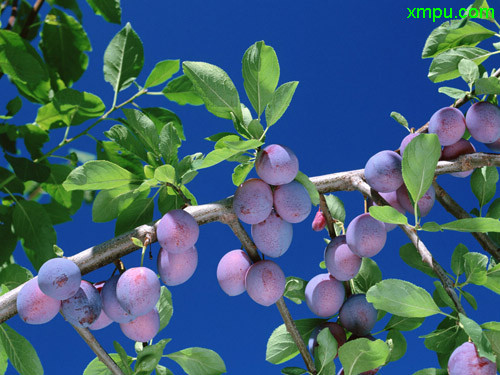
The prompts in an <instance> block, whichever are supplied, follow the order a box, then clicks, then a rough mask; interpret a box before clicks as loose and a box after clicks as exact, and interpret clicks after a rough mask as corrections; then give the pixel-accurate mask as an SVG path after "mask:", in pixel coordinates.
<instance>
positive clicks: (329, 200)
mask: <svg viewBox="0 0 500 375" xmlns="http://www.w3.org/2000/svg"><path fill="white" fill-rule="evenodd" d="M325 201H326V205H327V207H328V211H330V214H331V215H332V217H333V218H334V219H337V220H339V221H341V222H344V221H345V208H344V203H343V202H342V200H341V199H340V198H339V197H337V196H335V195H333V194H327V195H325Z"/></svg>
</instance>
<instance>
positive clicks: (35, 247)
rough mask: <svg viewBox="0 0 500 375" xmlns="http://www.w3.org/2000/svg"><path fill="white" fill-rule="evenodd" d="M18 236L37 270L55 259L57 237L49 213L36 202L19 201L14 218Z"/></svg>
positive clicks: (13, 222) (13, 221)
mask: <svg viewBox="0 0 500 375" xmlns="http://www.w3.org/2000/svg"><path fill="white" fill-rule="evenodd" d="M12 224H13V226H14V230H15V233H16V235H17V236H19V237H21V238H22V245H23V249H24V252H25V253H26V255H27V257H28V259H29V260H30V262H31V264H32V265H33V267H35V269H37V270H38V269H39V268H40V267H41V266H42V264H44V263H45V262H46V261H47V260H49V259H51V258H54V257H55V254H54V245H55V244H56V242H57V236H56V232H55V230H54V228H53V227H52V223H51V221H50V218H49V216H48V215H47V212H46V211H45V210H44V209H43V207H42V206H41V205H40V204H39V203H37V202H34V201H19V202H18V203H17V204H16V206H15V208H14V214H13V217H12Z"/></svg>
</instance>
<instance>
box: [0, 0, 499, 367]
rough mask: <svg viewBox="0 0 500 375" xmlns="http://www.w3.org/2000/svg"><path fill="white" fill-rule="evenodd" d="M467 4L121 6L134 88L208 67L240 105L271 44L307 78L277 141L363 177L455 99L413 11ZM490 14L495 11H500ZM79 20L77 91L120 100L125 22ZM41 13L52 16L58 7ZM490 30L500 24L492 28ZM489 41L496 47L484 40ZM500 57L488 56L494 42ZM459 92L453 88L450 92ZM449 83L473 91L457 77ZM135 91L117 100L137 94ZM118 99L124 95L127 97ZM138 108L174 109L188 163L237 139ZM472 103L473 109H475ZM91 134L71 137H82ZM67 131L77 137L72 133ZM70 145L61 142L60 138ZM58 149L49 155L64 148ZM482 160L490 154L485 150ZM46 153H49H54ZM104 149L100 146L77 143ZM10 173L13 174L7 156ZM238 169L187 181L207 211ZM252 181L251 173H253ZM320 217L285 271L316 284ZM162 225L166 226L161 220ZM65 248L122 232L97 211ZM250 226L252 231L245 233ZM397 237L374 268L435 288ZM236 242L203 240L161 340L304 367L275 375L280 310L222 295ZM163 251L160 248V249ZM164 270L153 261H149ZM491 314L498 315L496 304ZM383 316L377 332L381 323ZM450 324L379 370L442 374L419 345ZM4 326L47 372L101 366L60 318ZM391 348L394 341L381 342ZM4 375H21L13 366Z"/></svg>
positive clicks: (452, 238) (189, 1) (147, 101)
mask: <svg viewBox="0 0 500 375" xmlns="http://www.w3.org/2000/svg"><path fill="white" fill-rule="evenodd" d="M467 5H469V3H468V1H427V0H419V1H406V0H405V1H385V2H375V1H359V2H345V1H344V2H333V1H329V2H327V1H310V2H298V1H281V0H279V1H278V0H276V1H255V0H252V1H227V0H217V1H211V2H209V1H194V0H184V1H123V4H122V6H123V14H122V26H123V25H124V24H125V23H126V22H130V23H131V24H132V27H133V28H134V29H135V30H136V32H137V33H138V34H139V36H140V37H141V39H142V41H143V43H144V52H145V65H144V69H143V73H142V74H141V75H140V76H139V78H138V82H139V83H142V84H143V83H144V82H145V79H146V77H147V76H148V74H149V72H150V71H151V69H152V68H153V67H154V65H155V64H156V63H157V62H158V61H160V60H164V59H181V60H182V61H184V60H194V61H206V62H210V63H212V64H215V65H218V66H220V67H221V68H222V69H224V70H225V71H226V72H227V73H228V74H229V75H230V77H231V78H232V80H233V82H234V83H235V85H236V87H237V88H238V90H239V92H240V97H241V99H242V101H243V102H244V103H246V104H249V102H248V100H247V98H246V96H245V94H244V89H243V79H242V76H241V59H242V56H243V53H244V52H245V50H246V49H247V48H248V47H249V46H250V45H251V44H253V43H254V42H255V41H259V40H264V41H265V42H266V44H268V45H271V46H273V47H274V48H275V50H276V52H277V55H278V58H279V61H280V66H281V77H280V83H284V82H287V81H294V80H297V81H300V84H299V86H298V89H297V91H296V94H295V97H294V98H293V100H292V103H291V105H290V108H289V109H288V111H287V112H286V113H285V115H284V116H283V117H282V119H281V120H280V121H279V122H278V123H277V124H276V125H275V126H274V127H273V128H272V129H271V130H270V131H269V135H268V137H267V142H268V143H281V144H285V145H287V146H289V147H290V148H291V149H293V150H294V151H295V153H296V154H297V156H298V158H299V161H300V169H301V170H302V171H303V172H304V173H306V174H307V175H309V176H317V175H322V174H328V173H332V172H338V171H345V170H351V169H358V168H363V167H364V165H365V163H366V161H367V160H368V158H369V157H370V156H371V155H373V154H375V153H376V152H378V151H380V150H384V149H396V148H398V147H399V143H400V141H401V139H402V138H403V137H404V136H405V135H406V134H407V132H406V130H405V129H404V128H403V127H401V126H400V125H398V124H397V123H396V122H395V121H394V120H392V119H391V118H390V117H389V114H390V112H391V111H398V112H401V113H402V114H404V115H405V116H406V118H407V119H408V121H409V122H410V125H411V126H413V127H416V128H418V127H420V126H421V125H423V124H424V123H425V122H426V121H427V120H428V119H429V118H430V116H431V115H432V113H433V112H434V111H436V110H437V109H439V108H441V107H443V106H447V105H449V104H450V99H449V98H447V97H446V96H444V95H443V94H439V93H438V91H437V90H438V87H439V86H438V85H436V84H433V83H432V82H430V81H429V79H428V78H427V71H428V67H429V64H430V60H422V59H421V58H420V56H421V51H422V47H423V45H424V42H425V39H426V37H427V35H428V34H429V33H430V31H431V30H432V29H433V28H435V27H437V26H438V25H439V24H440V22H439V21H437V22H435V23H433V22H432V20H429V19H419V20H417V19H407V16H408V11H407V7H408V8H414V7H447V8H448V7H453V9H454V11H455V12H458V9H459V8H461V7H466V6H467ZM490 5H491V6H493V7H495V6H496V5H497V4H496V3H495V2H494V1H492V2H491V4H490ZM81 7H82V10H83V11H84V18H83V23H84V27H85V29H86V31H87V32H88V34H89V37H90V40H91V43H92V48H93V51H92V52H91V53H90V55H89V56H90V63H89V69H88V71H87V72H86V73H85V74H84V76H83V77H82V78H81V79H80V81H78V82H77V83H76V84H75V85H74V88H75V89H78V90H85V91H89V92H91V93H94V94H96V95H98V96H100V97H101V98H102V99H103V101H104V102H105V103H106V105H107V106H110V105H111V102H112V99H113V92H112V88H111V86H110V85H109V84H108V83H106V82H105V81H104V78H103V73H102V61H103V54H104V50H105V48H106V46H107V44H108V43H109V41H110V40H111V39H112V37H113V36H114V35H115V33H117V32H118V31H119V30H120V29H121V27H122V26H119V25H113V24H108V23H106V22H105V21H104V20H103V19H102V18H100V17H97V16H95V15H93V14H92V13H91V12H90V11H89V8H88V6H87V4H86V3H85V2H84V1H81ZM48 8H49V5H48V4H45V5H44V8H43V12H42V13H43V14H45V12H46V11H47V10H48ZM487 26H488V27H489V26H490V25H487ZM487 43H490V42H487ZM488 48H490V46H488ZM498 65H500V60H499V59H498V58H496V57H494V58H491V59H490V60H488V61H487V62H486V66H487V67H488V68H487V70H491V68H492V67H494V66H498ZM446 85H450V84H446ZM451 85H455V87H460V88H462V89H466V85H465V83H463V82H462V81H460V80H456V81H455V82H453V83H452V84H451ZM0 90H1V91H0V92H1V94H0V98H1V103H0V108H4V105H5V104H6V102H7V101H8V100H9V99H11V98H12V97H14V96H15V95H16V91H15V89H13V88H12V87H11V85H10V84H8V82H7V79H6V77H3V79H2V80H1V82H0ZM132 90H134V89H133V86H132V88H130V89H129V91H125V92H123V93H121V94H120V97H121V98H122V100H124V99H126V98H128V97H129V96H130V95H131V93H132ZM119 101H120V99H119ZM23 102H24V104H25V107H23V115H22V116H20V118H21V119H22V121H26V122H32V121H34V118H35V116H36V108H35V107H34V106H32V105H30V104H29V103H28V102H27V101H26V100H23ZM138 103H139V104H140V105H141V106H145V107H149V106H164V107H166V108H168V109H171V110H173V111H174V112H176V113H177V114H178V115H179V116H180V118H181V120H182V121H183V124H184V130H185V134H186V136H187V139H188V141H187V142H186V143H185V144H184V145H183V146H182V148H181V149H180V154H181V155H187V154H191V153H194V152H198V151H200V152H203V153H205V154H206V153H208V152H209V151H210V150H211V147H212V145H211V143H210V142H207V141H205V140H203V138H205V137H207V136H209V135H211V134H214V133H218V132H221V131H231V130H232V124H231V122H230V121H229V120H223V119H220V118H216V117H214V116H213V115H211V114H210V113H208V112H207V111H206V110H205V108H204V107H191V106H185V107H182V106H178V105H176V104H175V103H173V102H169V101H168V100H166V99H165V98H163V97H156V96H155V97H143V98H140V100H139V101H138ZM467 107H468V106H467ZM112 125H113V123H112V122H105V123H101V125H100V126H98V127H97V128H95V129H94V130H93V132H92V134H93V135H94V136H95V137H97V138H99V139H104V136H103V134H102V133H103V131H105V130H107V129H109V127H111V126H112ZM81 129H83V126H81V127H75V128H72V129H71V133H72V134H73V135H74V134H76V132H79V131H81ZM70 135H71V134H70ZM59 136H60V137H62V133H61V134H59ZM59 140H60V139H59V138H57V139H54V140H53V141H52V145H53V144H55V143H56V142H59ZM475 145H476V148H477V149H478V150H479V151H486V148H485V147H484V146H482V145H480V144H478V143H475ZM50 147H51V146H50V144H49V145H47V150H48V149H49V148H50ZM72 147H76V148H78V149H81V150H86V151H88V152H94V143H93V141H91V140H82V142H80V143H78V144H75V145H72ZM0 163H1V164H2V165H5V164H6V162H5V160H4V159H3V158H2V159H0ZM233 168H234V165H233V164H231V163H226V164H222V165H219V166H216V167H213V168H210V169H208V170H203V171H201V172H200V174H199V175H198V176H197V177H196V179H195V180H194V181H193V182H192V183H190V184H189V185H188V187H189V188H190V189H191V191H192V192H193V193H194V194H195V195H196V197H197V199H198V202H199V203H200V204H203V203H208V202H212V201H215V200H219V199H221V198H224V197H226V196H229V195H232V194H233V193H234V190H235V187H234V186H233V185H232V182H231V173H232V169H233ZM252 175H255V173H254V172H253V173H252ZM438 181H439V183H440V184H442V186H444V187H445V188H446V189H447V190H448V191H449V193H450V194H451V195H452V196H453V197H454V198H455V199H457V200H458V201H460V202H462V204H463V206H464V208H465V209H466V210H471V209H472V208H474V207H475V206H477V203H476V200H475V198H474V196H473V195H472V193H471V192H470V187H469V179H456V178H453V177H450V176H442V177H439V180H438ZM338 196H339V197H341V199H343V200H344V203H345V207H346V210H347V222H349V221H350V220H351V219H352V218H354V217H355V216H357V215H359V214H360V213H362V210H363V197H362V196H361V194H359V193H357V192H350V193H339V194H338ZM315 211H316V209H314V208H313V211H312V213H311V215H310V217H309V218H308V219H307V220H306V221H305V222H303V223H301V224H296V225H294V239H293V242H292V245H291V248H290V249H289V250H288V252H287V253H286V254H285V255H284V256H282V257H281V258H279V259H278V260H277V262H278V263H279V265H280V266H281V267H282V268H283V270H284V272H285V274H286V275H287V276H291V275H293V276H298V277H301V278H303V279H307V280H308V279H310V278H312V277H313V276H315V275H316V274H318V273H321V272H323V271H322V270H321V269H320V268H319V267H318V265H319V263H320V261H321V260H322V258H323V251H324V247H325V244H324V241H323V237H325V236H326V235H327V234H326V231H324V232H322V233H316V232H313V231H312V230H311V221H312V218H313V216H314V214H313V213H314V212H315ZM155 218H159V214H158V213H156V215H155ZM429 220H433V221H437V222H446V221H451V220H452V217H451V216H450V215H449V214H447V213H446V212H445V211H444V209H443V208H442V207H440V206H439V204H437V205H436V206H435V208H434V209H433V211H432V212H431V214H430V215H429ZM56 229H57V233H58V245H59V246H60V247H61V248H63V249H64V251H65V255H67V256H70V255H73V254H76V253H78V252H80V251H82V250H84V249H86V248H88V247H90V246H92V245H96V244H99V243H101V242H103V241H105V240H108V239H110V238H112V237H113V233H114V222H111V223H105V224H102V223H101V224H96V223H93V222H92V219H91V206H89V205H84V206H83V208H82V209H81V210H80V211H79V212H78V214H77V215H75V216H74V217H73V221H72V222H70V223H66V224H62V225H59V226H57V227H56ZM248 229H249V228H248ZM422 238H423V241H425V243H426V244H427V246H428V247H429V249H430V250H431V251H432V252H433V254H434V255H435V257H436V258H437V259H438V261H440V262H441V264H442V265H443V266H444V267H446V268H449V262H450V257H451V253H452V251H453V249H454V247H455V246H456V244H458V243H459V242H462V243H464V244H466V245H467V246H468V247H469V250H471V251H479V252H481V249H480V247H479V246H478V244H477V243H476V242H475V241H474V240H473V238H472V237H471V236H470V235H468V234H460V233H445V234H441V233H437V234H423V235H422ZM408 242H409V241H408V239H407V238H406V236H405V235H404V234H403V233H402V232H401V231H400V230H399V229H396V230H394V231H392V232H390V234H389V236H388V241H387V244H386V246H385V248H384V249H383V250H382V252H381V253H380V254H378V255H377V256H375V258H374V260H375V261H376V262H377V263H378V264H379V266H380V268H381V270H382V273H383V276H384V278H404V279H406V280H409V281H411V282H413V283H416V284H417V285H419V286H422V287H424V288H426V289H427V290H430V291H432V290H433V285H432V281H433V280H431V279H430V278H429V277H427V276H423V274H422V273H419V272H418V271H414V270H413V269H410V268H409V267H408V266H407V265H406V264H405V263H404V262H403V261H402V260H401V259H400V257H399V255H398V251H399V248H400V247H401V246H402V245H404V244H406V243H408ZM239 246H240V243H239V241H238V239H237V238H236V237H234V235H233V234H232V233H231V231H230V229H229V228H228V227H226V226H224V225H223V224H220V223H213V224H208V225H205V226H203V227H201V231H200V238H199V241H198V244H197V248H198V251H199V265H198V269H197V271H196V273H195V275H194V276H193V277H192V279H190V280H189V281H188V282H187V283H185V284H183V285H180V286H177V287H172V288H170V290H171V292H172V295H173V304H174V315H173V318H172V320H171V323H170V325H169V326H168V327H167V328H166V329H165V330H163V331H162V332H161V334H160V335H159V336H158V337H157V338H156V339H155V340H159V339H161V338H168V337H170V338H173V340H172V341H171V343H169V344H168V345H167V347H166V349H165V353H170V352H174V351H177V350H180V349H183V348H186V347H191V346H199V347H206V348H210V349H213V350H215V351H216V352H218V353H219V354H220V355H221V357H222V358H223V359H224V361H225V363H226V366H227V370H228V373H229V374H238V375H240V374H278V373H279V372H280V368H282V367H284V366H301V367H304V366H303V363H302V361H301V359H300V357H297V358H296V359H294V360H292V361H290V362H289V363H286V364H285V365H281V366H275V365H272V364H270V363H268V362H266V361H265V351H266V342H267V339H268V337H269V336H270V334H271V332H272V331H273V330H274V328H276V327H277V326H279V325H280V324H282V321H281V318H280V315H279V312H278V310H277V308H276V307H275V306H270V307H267V308H266V307H262V306H260V305H257V304H256V303H254V302H253V301H252V300H251V299H250V298H249V297H248V296H247V295H246V294H244V295H241V296H238V297H228V296H227V295H226V294H224V293H223V292H222V290H221V289H220V288H219V286H218V284H217V280H216V274H215V271H216V267H217V263H218V261H219V259H220V258H221V257H222V256H223V255H224V254H225V253H226V252H228V251H230V250H233V249H237V248H239ZM153 250H154V254H155V257H156V254H157V252H158V250H159V247H158V245H157V244H155V245H154V246H153ZM15 256H16V259H17V260H18V262H20V263H21V264H27V262H26V260H25V257H24V255H23V254H22V252H21V251H19V249H18V250H17V251H16V253H15ZM124 262H125V265H126V267H134V266H137V265H139V263H140V254H139V252H137V253H134V254H131V255H129V256H128V257H126V258H125V259H124ZM146 265H147V266H149V267H151V268H153V269H156V259H155V260H154V261H149V260H148V261H146ZM112 271H113V266H111V265H110V266H107V267H105V268H103V269H101V270H99V271H95V272H93V273H91V274H89V275H87V276H86V279H88V280H89V281H92V282H97V281H100V280H105V279H107V278H108V277H109V276H110V275H111V273H112ZM468 291H469V292H471V293H473V294H474V295H475V296H476V297H477V300H478V304H479V311H478V312H475V311H473V310H472V309H471V308H470V307H469V306H468V305H467V304H466V309H467V312H468V313H469V314H470V316H471V317H472V318H473V319H475V320H476V321H478V322H481V323H482V322H485V321H490V320H498V319H499V317H498V314H497V313H495V312H496V311H498V309H497V306H498V301H499V300H500V299H499V296H498V295H496V294H494V293H493V292H489V291H487V290H482V289H481V288H479V287H473V286H472V287H469V289H468ZM287 305H288V306H289V308H290V310H291V313H292V315H293V317H294V318H295V319H304V318H313V317H314V315H313V314H312V313H311V312H310V311H309V309H308V308H307V306H306V305H305V304H301V305H295V304H294V303H292V302H290V301H289V300H287ZM493 306H495V307H494V308H493ZM386 321H387V318H386V319H384V320H382V321H381V322H379V323H378V324H377V326H376V327H375V329H374V331H375V332H376V331H378V330H380V329H381V328H383V326H384V325H385V323H386ZM439 321H440V318H439V317H437V318H436V317H431V318H428V319H427V321H426V323H424V326H422V327H421V328H419V329H417V330H416V331H413V332H410V333H408V334H407V335H406V337H407V339H408V351H407V354H406V355H405V357H404V358H403V359H402V360H400V361H398V362H396V363H391V364H390V365H389V366H387V367H386V368H383V369H382V370H381V371H380V373H381V374H412V373H413V372H415V371H417V370H419V369H422V368H425V367H439V366H438V363H437V359H436V356H435V353H434V352H430V351H428V350H427V349H426V348H425V347H424V343H423V339H420V338H419V336H421V335H424V334H427V333H429V332H431V331H432V330H433V329H435V327H436V326H437V324H438V322H439ZM8 324H10V325H11V326H12V327H13V328H15V329H16V330H18V331H19V332H20V333H21V334H23V335H24V336H26V337H27V338H28V339H29V340H30V341H31V342H32V343H33V345H34V347H35V348H36V350H37V352H38V354H39V356H40V358H41V360H42V363H43V365H44V368H45V373H46V374H78V373H81V372H83V369H84V368H85V367H86V365H87V364H88V363H89V362H90V361H91V360H92V359H93V358H94V357H95V356H94V354H93V353H92V352H91V350H90V349H89V348H88V347H87V346H86V345H85V344H84V342H83V341H82V340H81V339H80V337H79V336H78V334H77V333H76V332H75V331H74V330H73V329H72V328H71V326H70V325H69V324H67V323H66V322H65V321H64V320H63V319H62V317H61V316H57V317H56V318H55V319H54V320H53V321H52V322H50V323H48V324H45V325H42V326H28V325H25V324H23V323H22V322H21V321H20V319H19V318H18V317H14V318H12V319H11V320H10V321H9V322H8ZM96 337H97V338H98V340H99V341H100V342H101V344H102V345H103V346H104V347H105V348H106V349H107V350H108V351H109V352H113V351H114V350H113V346H112V343H113V340H117V341H119V342H120V343H122V345H123V346H124V347H125V348H126V350H127V352H128V353H129V354H133V353H134V351H133V342H132V341H130V340H128V339H127V338H126V337H125V336H124V335H123V334H122V333H121V331H120V329H119V326H118V325H116V324H115V325H112V326H110V327H108V328H106V329H104V330H101V331H98V332H96ZM377 338H380V339H385V333H382V334H379V335H377ZM162 364H164V365H165V366H167V367H169V368H170V369H171V370H172V371H173V372H174V373H175V374H181V373H183V372H182V370H181V369H180V368H179V367H178V366H177V365H176V364H175V363H174V362H172V361H170V360H169V359H164V360H163V361H162ZM7 373H8V374H15V373H16V372H15V370H14V369H13V368H12V367H10V368H9V370H8V372H7Z"/></svg>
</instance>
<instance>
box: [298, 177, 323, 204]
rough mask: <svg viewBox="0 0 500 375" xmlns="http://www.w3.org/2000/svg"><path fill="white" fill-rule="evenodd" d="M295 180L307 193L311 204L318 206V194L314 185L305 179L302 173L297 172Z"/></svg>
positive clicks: (307, 178)
mask: <svg viewBox="0 0 500 375" xmlns="http://www.w3.org/2000/svg"><path fill="white" fill-rule="evenodd" d="M295 180H297V181H298V182H300V183H301V184H302V185H303V186H304V187H305V188H306V190H307V192H308V193H309V198H311V203H312V204H313V205H315V206H317V205H318V204H319V193H318V189H316V185H314V184H313V183H312V181H311V180H310V179H309V177H307V176H306V175H305V174H304V173H302V172H301V171H299V173H297V176H295Z"/></svg>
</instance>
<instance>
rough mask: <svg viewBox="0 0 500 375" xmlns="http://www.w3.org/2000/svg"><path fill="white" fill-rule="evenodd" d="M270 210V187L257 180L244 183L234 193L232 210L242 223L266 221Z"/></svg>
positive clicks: (271, 199) (271, 200)
mask: <svg viewBox="0 0 500 375" xmlns="http://www.w3.org/2000/svg"><path fill="white" fill-rule="evenodd" d="M272 209H273V193H272V191H271V187H270V186H269V185H268V184H267V183H265V182H264V181H262V180H260V179H258V178H251V179H249V180H247V181H245V182H244V183H242V184H241V185H240V186H239V187H238V189H236V192H235V193H234V198H233V210H234V212H235V213H236V216H238V218H239V219H240V220H241V221H243V222H244V223H247V224H257V223H260V222H261V221H264V220H266V219H267V217H268V216H269V214H270V213H271V210H272Z"/></svg>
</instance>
